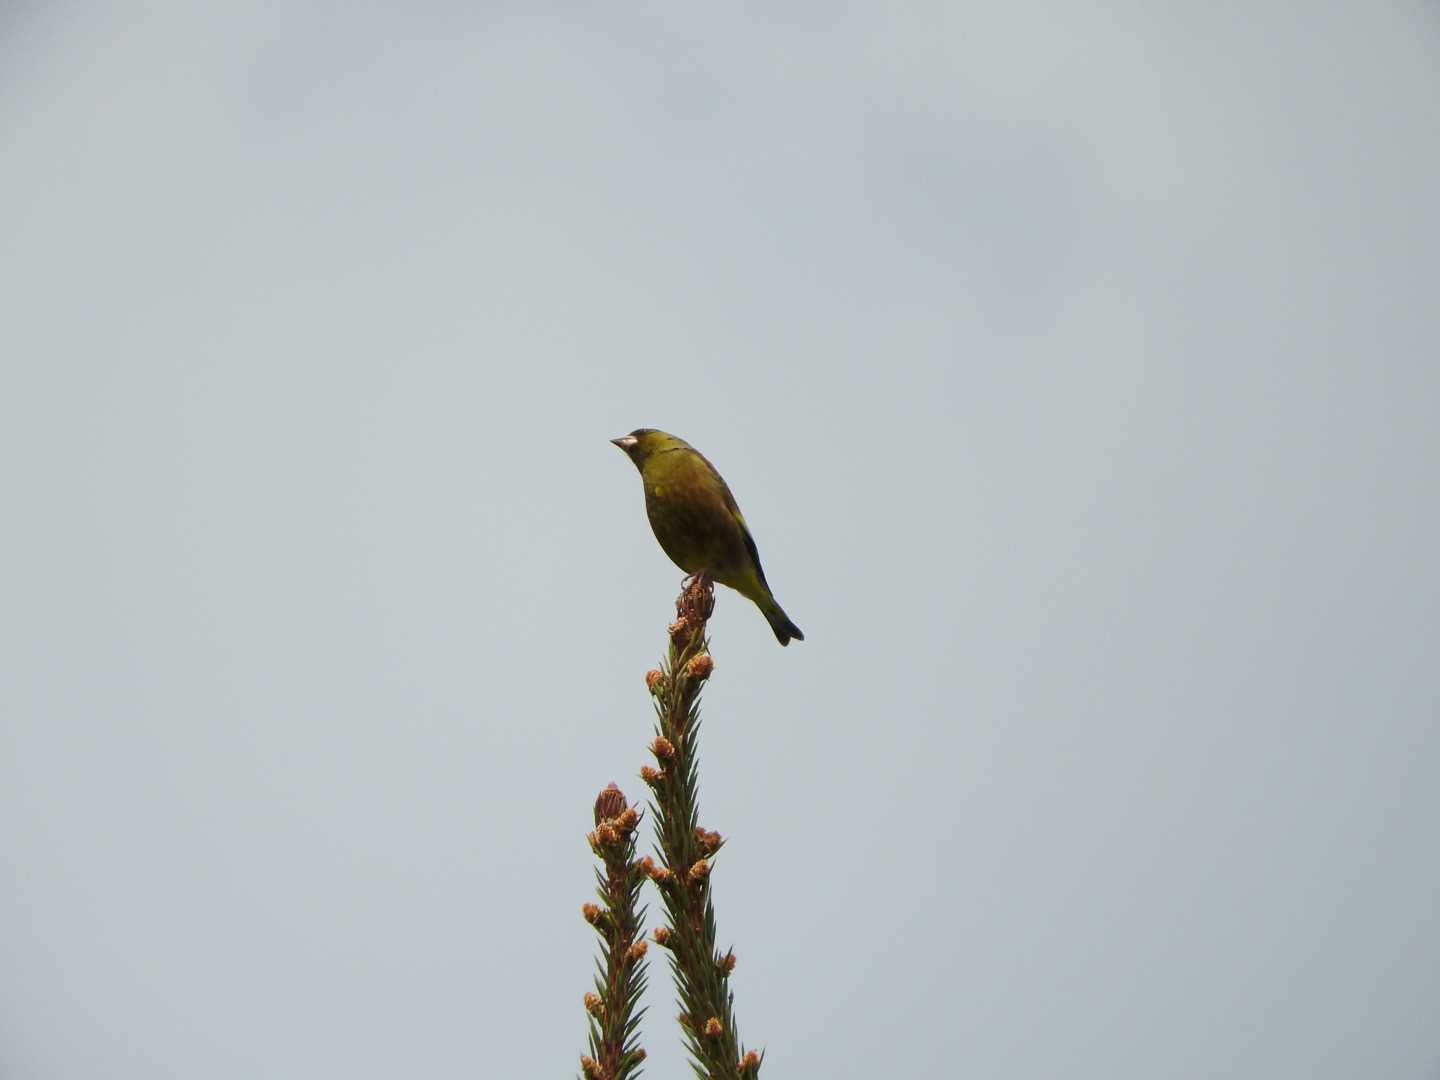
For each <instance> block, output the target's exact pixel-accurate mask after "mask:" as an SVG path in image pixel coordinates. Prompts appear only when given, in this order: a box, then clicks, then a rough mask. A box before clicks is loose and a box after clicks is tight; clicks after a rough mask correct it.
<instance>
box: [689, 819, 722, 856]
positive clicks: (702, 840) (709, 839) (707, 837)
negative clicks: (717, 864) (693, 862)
mask: <svg viewBox="0 0 1440 1080" xmlns="http://www.w3.org/2000/svg"><path fill="white" fill-rule="evenodd" d="M695 839H696V840H697V841H698V842H699V844H700V846H701V847H703V848H704V849H705V853H706V854H707V855H714V854H715V852H717V851H719V850H720V848H721V846H722V845H723V844H724V843H725V841H724V839H722V838H721V836H720V834H719V833H718V832H710V831H709V830H708V829H702V828H701V827H700V826H699V825H697V826H695Z"/></svg>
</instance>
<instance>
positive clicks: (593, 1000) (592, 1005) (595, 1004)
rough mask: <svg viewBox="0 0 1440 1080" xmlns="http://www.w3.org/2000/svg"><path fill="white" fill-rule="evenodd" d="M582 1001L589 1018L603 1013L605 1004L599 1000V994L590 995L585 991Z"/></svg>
mask: <svg viewBox="0 0 1440 1080" xmlns="http://www.w3.org/2000/svg"><path fill="white" fill-rule="evenodd" d="M584 1001H585V1011H586V1012H588V1013H589V1014H590V1015H591V1016H595V1017H598V1016H599V1015H600V1014H601V1013H603V1012H604V1011H605V1003H604V1002H603V1001H601V1000H600V995H599V994H592V993H590V992H589V991H588V990H587V991H586V992H585V998H584Z"/></svg>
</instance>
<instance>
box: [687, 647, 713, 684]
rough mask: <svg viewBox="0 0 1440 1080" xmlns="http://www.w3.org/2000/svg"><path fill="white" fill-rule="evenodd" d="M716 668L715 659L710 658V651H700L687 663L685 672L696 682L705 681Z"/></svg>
mask: <svg viewBox="0 0 1440 1080" xmlns="http://www.w3.org/2000/svg"><path fill="white" fill-rule="evenodd" d="M714 670H715V661H714V660H712V659H711V658H710V654H709V653H700V654H699V655H698V656H692V657H691V658H690V662H689V663H688V664H686V665H685V674H686V676H687V677H689V678H691V679H694V680H695V681H696V682H704V681H705V680H706V679H708V678H709V677H710V673H711V672H712V671H714Z"/></svg>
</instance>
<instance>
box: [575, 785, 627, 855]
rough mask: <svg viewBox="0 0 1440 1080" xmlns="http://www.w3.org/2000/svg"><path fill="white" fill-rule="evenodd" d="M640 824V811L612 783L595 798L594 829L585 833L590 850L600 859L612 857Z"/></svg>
mask: <svg viewBox="0 0 1440 1080" xmlns="http://www.w3.org/2000/svg"><path fill="white" fill-rule="evenodd" d="M639 824H640V812H639V811H638V810H636V809H635V808H634V807H633V806H630V805H628V804H627V803H626V802H625V793H624V792H622V791H621V790H620V789H619V788H618V787H616V786H615V785H614V784H611V785H610V786H609V787H607V788H606V789H605V790H604V791H602V792H600V796H599V798H597V799H596V800H595V831H594V832H591V833H587V834H586V836H585V839H587V840H588V841H590V850H591V851H593V852H595V854H596V855H598V856H600V858H602V859H609V858H611V857H613V855H614V854H615V853H616V851H617V849H619V848H620V847H622V846H623V845H624V843H625V842H626V841H628V840H629V839H630V836H631V834H632V833H634V832H635V827H636V826H637V825H639Z"/></svg>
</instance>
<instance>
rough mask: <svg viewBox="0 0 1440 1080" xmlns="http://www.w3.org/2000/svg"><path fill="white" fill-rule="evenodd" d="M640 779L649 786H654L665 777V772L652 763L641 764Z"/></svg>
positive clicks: (657, 785) (658, 784)
mask: <svg viewBox="0 0 1440 1080" xmlns="http://www.w3.org/2000/svg"><path fill="white" fill-rule="evenodd" d="M640 779H641V780H644V781H645V783H646V784H648V785H649V786H650V787H652V788H655V787H659V786H660V782H661V781H662V780H664V779H665V774H664V773H663V772H661V771H660V770H659V769H657V768H655V767H654V766H653V765H641V766H640Z"/></svg>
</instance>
